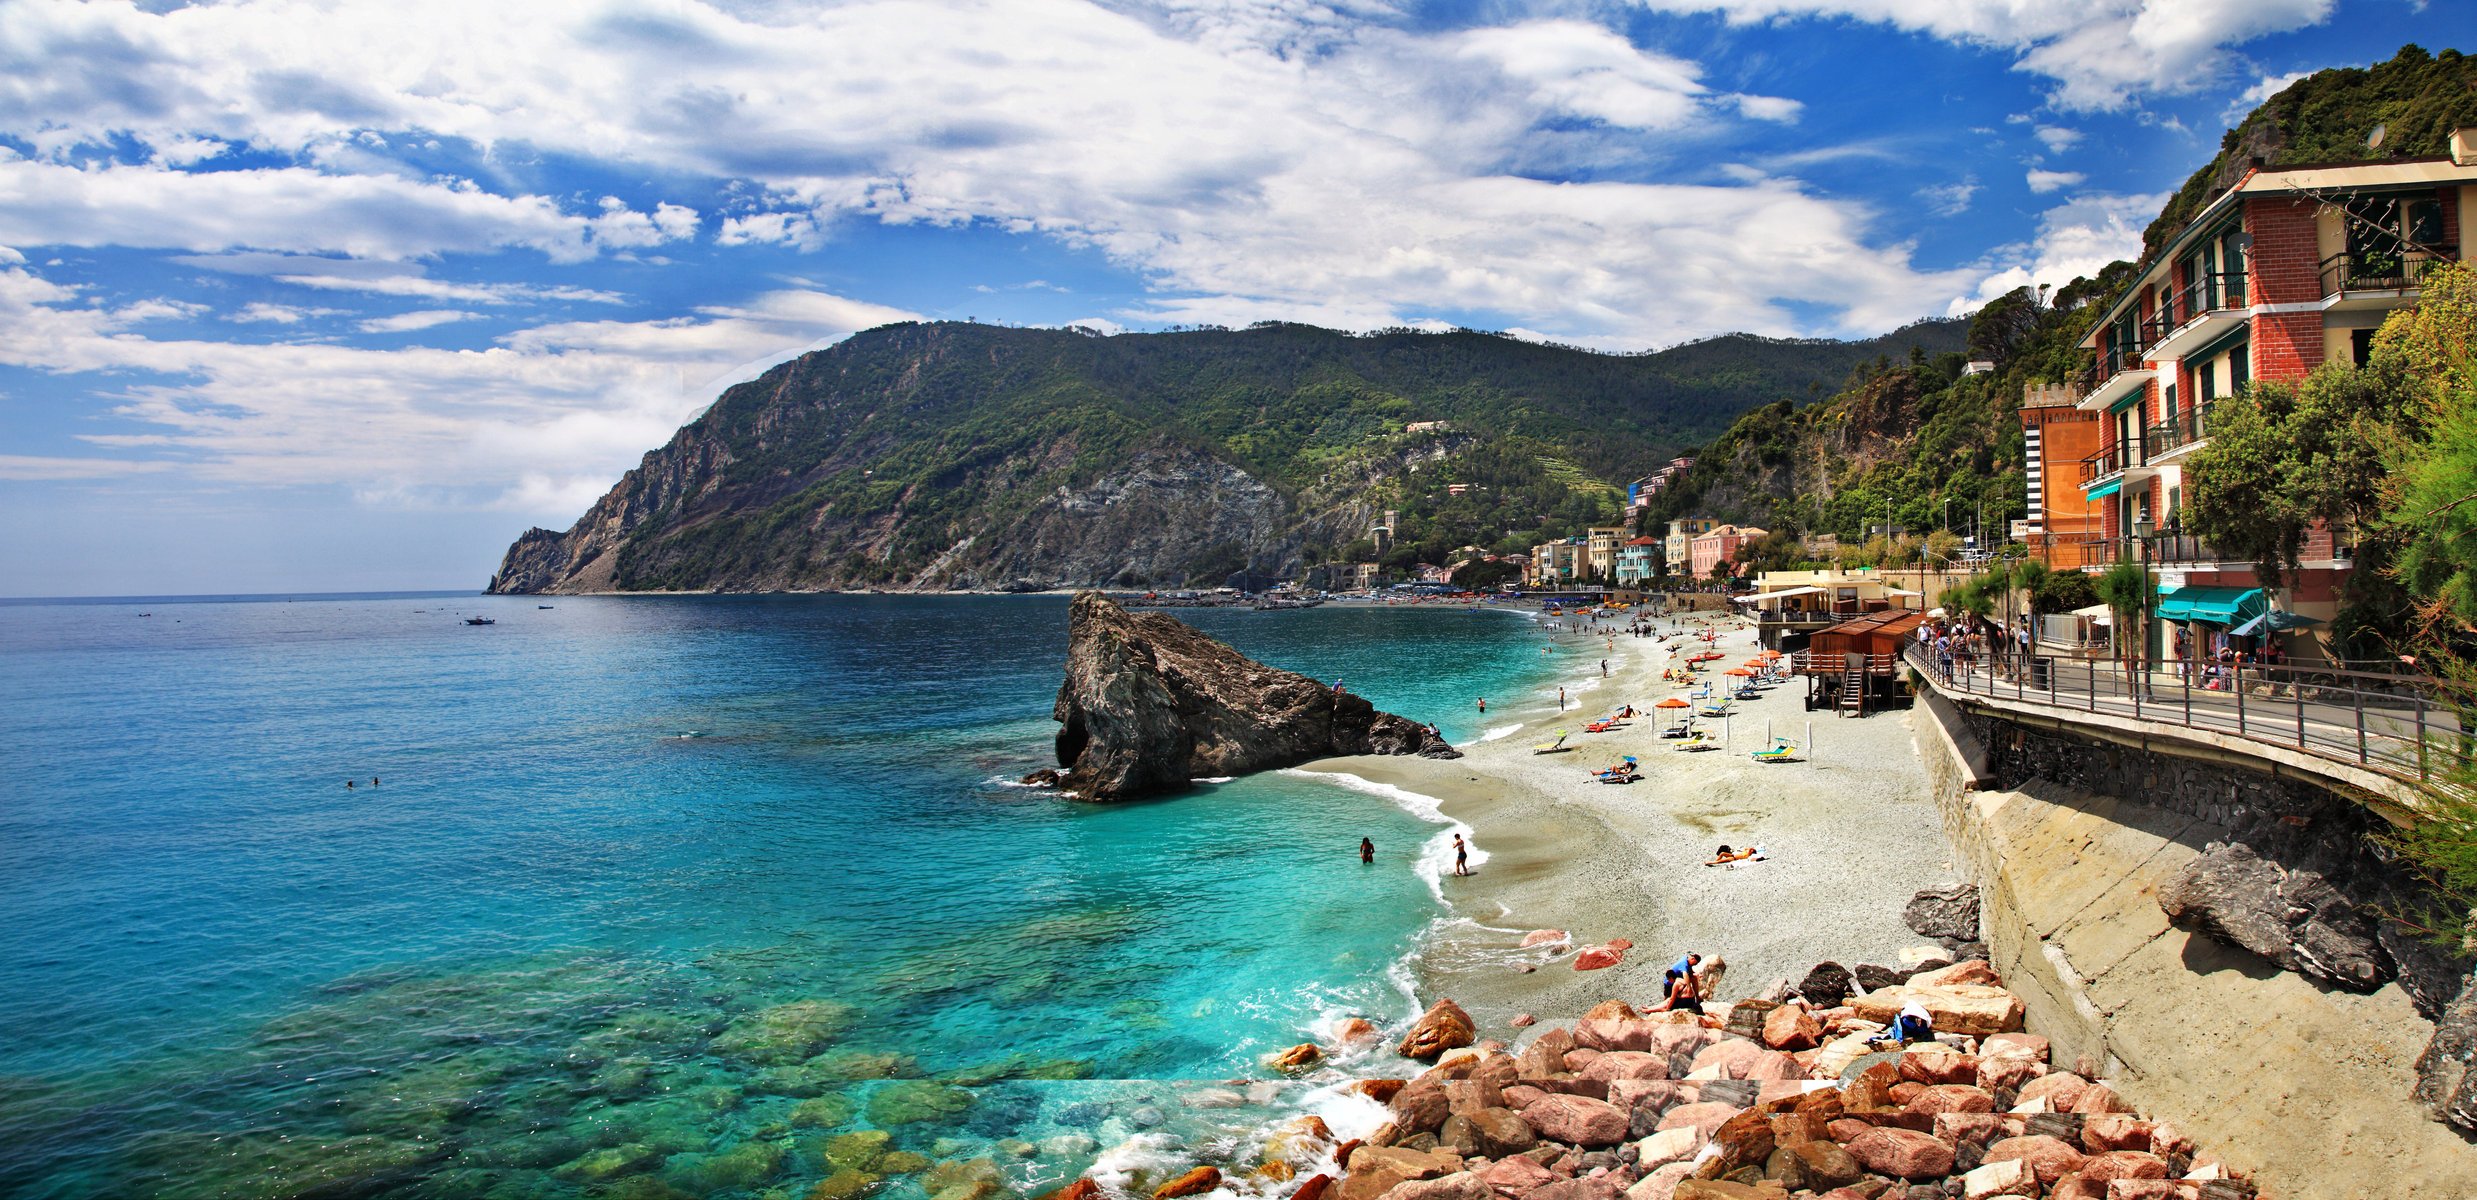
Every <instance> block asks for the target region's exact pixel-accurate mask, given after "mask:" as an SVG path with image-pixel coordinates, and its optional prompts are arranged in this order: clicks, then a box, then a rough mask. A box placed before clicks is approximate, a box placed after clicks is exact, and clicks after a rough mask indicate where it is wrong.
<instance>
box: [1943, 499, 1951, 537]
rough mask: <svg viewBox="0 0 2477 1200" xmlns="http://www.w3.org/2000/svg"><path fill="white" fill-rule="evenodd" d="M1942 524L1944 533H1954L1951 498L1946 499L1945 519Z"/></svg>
mask: <svg viewBox="0 0 2477 1200" xmlns="http://www.w3.org/2000/svg"><path fill="white" fill-rule="evenodd" d="M1942 524H1943V526H1944V532H1946V533H1951V532H1952V497H1950V496H1946V497H1944V519H1943V521H1942Z"/></svg>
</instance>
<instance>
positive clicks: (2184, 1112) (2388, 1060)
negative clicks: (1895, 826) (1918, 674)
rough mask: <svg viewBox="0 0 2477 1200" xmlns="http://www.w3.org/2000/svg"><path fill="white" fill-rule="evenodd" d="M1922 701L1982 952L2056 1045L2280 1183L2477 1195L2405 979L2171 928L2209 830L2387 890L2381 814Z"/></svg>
mask: <svg viewBox="0 0 2477 1200" xmlns="http://www.w3.org/2000/svg"><path fill="white" fill-rule="evenodd" d="M1921 708H1922V709H1923V710H1924V711H1925V713H1926V714H1927V715H1928V718H1929V719H1927V720H1923V721H1921V722H1920V738H1921V742H1922V745H1921V747H1920V749H1921V751H1922V753H1923V755H1924V757H1925V759H1926V763H1927V768H1928V775H1929V780H1930V784H1931V786H1932V788H1933V792H1934V796H1935V800H1936V803H1937V806H1938V809H1939V812H1940V813H1941V816H1942V820H1943V825H1944V829H1945V832H1946V834H1947V836H1948V837H1949V838H1950V840H1951V843H1952V846H1953V850H1954V852H1955V854H1956V855H1957V858H1958V861H1957V862H1956V863H1955V865H1956V867H1957V868H1959V869H1960V870H1961V871H1962V872H1963V873H1964V874H1966V875H1968V876H1969V877H1970V878H1972V879H1973V880H1974V881H1975V882H1977V884H1978V886H1979V890H1980V900H1981V912H1982V914H1983V916H1982V919H1983V922H1984V931H1983V932H1984V935H1985V939H1986V942H1987V944H1988V948H1989V951H1990V959H1991V961H1992V963H1993V965H1994V966H1995V968H1996V970H1997V971H1998V972H1999V973H2000V974H2002V975H2003V977H2004V979H2005V980H2006V983H2007V984H2008V986H2010V987H2011V988H2012V990H2013V991H2014V992H2015V993H2016V994H2017V995H2019V996H2021V998H2022V1000H2023V1002H2024V1005H2025V1007H2026V1009H2027V1013H2028V1025H2029V1028H2030V1030H2031V1031H2032V1032H2034V1033H2038V1034H2042V1035H2044V1036H2046V1037H2047V1038H2048V1039H2050V1041H2051V1042H2052V1043H2053V1045H2054V1048H2055V1056H2056V1060H2057V1061H2058V1062H2059V1063H2071V1062H2072V1061H2073V1060H2074V1059H2075V1058H2078V1057H2082V1056H2087V1057H2088V1058H2089V1059H2090V1060H2091V1062H2090V1063H2089V1064H2088V1065H2090V1066H2092V1067H2093V1068H2094V1069H2096V1070H2097V1071H2098V1072H2099V1073H2100V1074H2102V1075H2105V1076H2109V1077H2111V1078H2112V1079H2113V1081H2114V1082H2115V1083H2116V1086H2117V1088H2118V1090H2119V1091H2120V1092H2122V1093H2123V1094H2124V1096H2125V1097H2126V1098H2127V1099H2129V1100H2132V1101H2133V1102H2134V1103H2136V1104H2137V1105H2139V1106H2141V1107H2142V1108H2143V1109H2144V1110H2145V1111H2150V1112H2154V1113H2155V1114H2157V1115H2159V1116H2161V1117H2164V1118H2166V1119H2169V1120H2174V1121H2176V1122H2178V1123H2179V1124H2182V1125H2184V1126H2185V1127H2186V1128H2187V1129H2188V1130H2190V1131H2191V1132H2192V1133H2194V1134H2195V1135H2196V1136H2197V1137H2200V1138H2202V1139H2203V1140H2205V1141H2207V1142H2209V1143H2210V1144H2212V1145H2215V1146H2217V1147H2219V1148H2220V1150H2221V1153H2222V1155H2223V1156H2224V1157H2225V1158H2226V1159H2227V1160H2228V1161H2229V1162H2230V1163H2231V1164H2233V1165H2235V1166H2238V1167H2240V1168H2243V1169H2246V1170H2248V1171H2250V1172H2253V1173H2255V1174H2256V1175H2257V1176H2258V1177H2259V1178H2260V1179H2261V1180H2262V1181H2263V1183H2264V1184H2265V1187H2266V1191H2268V1192H2269V1193H2270V1194H2275V1195H2281V1196H2297V1197H2326V1196H2328V1197H2347V1196H2367V1197H2373V1196H2396V1195H2402V1194H2406V1193H2405V1192H2404V1191H2403V1188H2404V1187H2406V1186H2408V1185H2409V1184H2410V1182H2411V1181H2414V1184H2415V1186H2416V1187H2417V1188H2418V1189H2421V1191H2420V1194H2434V1195H2477V1147H2472V1146H2471V1145H2470V1144H2469V1143H2467V1142H2466V1141H2464V1140H2462V1139H2461V1137H2459V1136H2458V1135H2457V1134H2455V1133H2454V1132H2453V1131H2452V1130H2450V1129H2449V1128H2448V1127H2446V1126H2443V1125H2440V1124H2436V1123H2435V1122H2434V1121H2433V1120H2431V1118H2430V1116H2429V1114H2428V1113H2427V1112H2426V1110H2425V1109H2424V1108H2422V1107H2421V1106H2419V1105H2418V1104H2416V1103H2415V1102H2414V1101H2413V1100H2412V1099H2411V1092H2412V1090H2413V1089H2414V1087H2415V1085H2416V1073H2415V1069H2414V1065H2415V1062H2416V1059H2417V1056H2418V1055H2419V1054H2420V1053H2421V1052H2422V1051H2423V1050H2424V1049H2425V1046H2426V1042H2427V1040H2428V1038H2429V1037H2430V1036H2431V1035H2432V1033H2433V1026H2432V1024H2431V1023H2430V1022H2429V1021H2428V1020H2426V1019H2425V1018H2424V1017H2421V1016H2420V1015H2419V1012H2418V1006H2417V1005H2416V1003H2415V1002H2414V1001H2413V1000H2412V998H2411V997H2410V995H2409V994H2408V992H2407V991H2406V990H2405V989H2404V988H2403V987H2402V986H2401V985H2400V984H2398V983H2392V984H2389V985H2386V986H2384V987H2383V988H2381V989H2380V990H2378V991H2376V992H2374V993H2372V994H2370V995H2356V994H2351V993H2348V992H2343V991H2338V990H2333V989H2326V988H2323V987H2318V986H2316V985H2315V984H2313V983H2312V982H2310V981H2308V980H2306V979H2304V978H2302V977H2300V976H2297V975H2294V974H2291V973H2289V972H2286V971H2282V970H2280V969H2278V968H2277V967H2275V966H2273V965H2271V964H2270V963H2269V962H2267V961H2265V960H2263V959H2260V958H2257V957H2255V956H2253V955H2251V954H2249V953H2246V952H2244V951H2241V950H2235V949H2231V948H2228V947H2224V946H2221V945H2219V944H2218V943H2216V942H2214V941H2212V940H2210V939H2209V938H2206V937H2202V936H2199V935H2195V934H2190V933H2187V932H2185V931H2184V930H2181V929H2177V928H2174V927H2172V926H2170V925H2169V924H2168V922H2167V919H2166V916H2165V914H2164V913H2163V912H2162V911H2161V909H2160V907H2159V902H2158V894H2159V890H2160V889H2161V888H2162V887H2163V886H2165V885H2166V884H2167V883H2168V882H2169V881H2171V880H2173V879H2174V878H2175V877H2176V876H2177V874H2178V872H2179V871H2181V870H2182V869H2183V868H2184V866H2185V865H2186V864H2187V863H2189V862H2191V861H2192V860H2193V859H2194V858H2195V857H2196V856H2197V855H2199V854H2200V853H2201V852H2202V849H2203V847H2204V846H2205V845H2207V844H2208V843H2209V842H2212V841H2222V840H2228V839H2230V838H2231V837H2235V838H2237V839H2239V840H2250V839H2253V838H2259V839H2260V843H2261V845H2258V846H2257V848H2258V849H2261V848H2263V846H2267V847H2268V848H2267V849H2263V853H2264V854H2265V855H2266V856H2271V855H2274V854H2275V855H2279V856H2284V857H2285V858H2286V859H2287V860H2289V861H2291V862H2293V863H2295V864H2298V865H2313V866H2314V868H2315V869H2317V870H2323V871H2325V873H2326V874H2329V875H2330V876H2332V878H2333V879H2334V880H2335V881H2343V880H2344V881H2346V883H2347V884H2348V885H2349V886H2352V887H2356V888H2359V889H2361V890H2365V891H2368V892H2379V891H2380V890H2381V888H2382V887H2384V886H2386V884H2385V882H2384V880H2383V877H2382V875H2381V873H2380V868H2381V863H2380V860H2379V858H2378V857H2375V851H2374V850H2372V849H2371V848H2370V847H2369V846H2368V845H2367V843H2366V839H2365V837H2364V835H2365V834H2366V833H2369V832H2373V831H2374V830H2375V829H2376V828H2377V826H2376V825H2375V824H2374V823H2373V822H2375V820H2376V818H2373V817H2371V816H2370V815H2369V814H2367V813H2366V812H2365V811H2364V810H2363V809H2362V808H2359V807H2358V806H2355V805H2353V804H2350V803H2349V802H2348V801H2346V800H2345V799H2342V798H2340V797H2337V796H2334V795H2332V794H2330V793H2328V792H2326V791H2323V790H2321V789H2318V788H2314V787H2312V786H2310V785H2307V784H2303V783H2300V782H2298V781H2294V780H2284V779H2276V778H2271V777H2269V776H2249V775H2248V773H2245V772H2242V771H2238V770H2235V769H2233V768H2229V767H2226V766H2221V765H2216V764H2209V763H2198V762H2191V761H2187V760H2182V759H2177V758H2175V757H2173V756H2170V755H2166V754H2162V753H2158V752H2154V751H2144V750H2137V749H2130V748H2126V747H2121V746H2114V745H2107V744H2101V743H2097V742H2080V741H2077V740H2076V739H2073V738H2071V737H2070V736H2069V735H2065V734H2060V733H2056V732H2052V731H2044V730H2036V729H2030V728H2026V727H2023V726H2021V725H2018V724H2015V723H2013V722H2009V721H2005V720H2002V719H2000V718H1996V717H1992V716H1990V715H1988V714H1985V713H1966V712H1963V711H1961V710H1959V709H1958V708H1956V707H1955V706H1954V705H1952V704H1951V703H1950V702H1948V701H1946V700H1944V699H1943V698H1942V697H1940V696H1937V697H1931V698H1930V699H1929V702H1928V703H1926V704H1924V705H1922V706H1921ZM2127 797H2132V798H2129V799H2128V798H2127ZM2408 953H2410V954H2414V953H2415V951H2414V950H2413V949H2412V950H2409V951H2408ZM2445 998H2446V999H2447V998H2448V997H2447V996H2446V997H2445Z"/></svg>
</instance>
